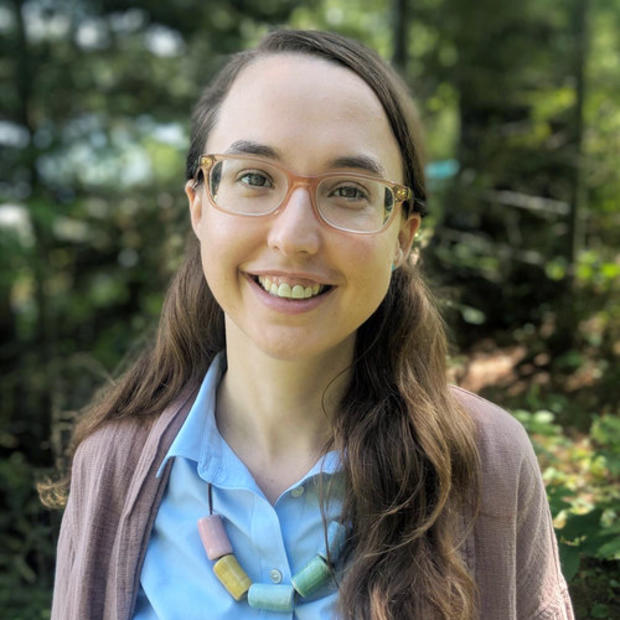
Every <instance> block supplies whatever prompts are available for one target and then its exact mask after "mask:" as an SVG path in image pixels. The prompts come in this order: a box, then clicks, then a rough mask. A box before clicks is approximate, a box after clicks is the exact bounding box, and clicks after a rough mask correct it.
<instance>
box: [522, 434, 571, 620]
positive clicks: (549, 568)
mask: <svg viewBox="0 0 620 620" xmlns="http://www.w3.org/2000/svg"><path fill="white" fill-rule="evenodd" d="M516 536H517V540H516V561H517V583H516V586H517V617H518V618H531V620H574V615H573V609H572V606H571V602H570V597H569V594H568V588H567V585H566V581H565V579H564V576H563V575H562V571H561V567H560V560H559V554H558V545H557V540H556V537H555V531H554V529H553V523H552V519H551V511H550V510H549V504H548V501H547V495H546V492H545V486H544V483H543V480H542V476H541V473H540V469H539V466H538V462H537V459H536V456H535V454H534V450H533V448H532V446H531V443H530V442H529V439H528V441H527V446H526V452H525V454H524V456H523V461H522V467H521V475H520V476H519V489H518V511H517V527H516Z"/></svg>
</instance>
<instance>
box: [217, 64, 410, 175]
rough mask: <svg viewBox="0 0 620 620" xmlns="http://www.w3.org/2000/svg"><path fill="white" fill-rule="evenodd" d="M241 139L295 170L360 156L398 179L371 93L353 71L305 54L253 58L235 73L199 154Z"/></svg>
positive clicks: (396, 157)
mask: <svg viewBox="0 0 620 620" xmlns="http://www.w3.org/2000/svg"><path fill="white" fill-rule="evenodd" d="M244 140H245V141H250V142H255V143H258V144H264V145H266V146H269V147H271V148H272V149H273V150H274V151H276V152H277V153H278V156H279V157H280V158H281V159H282V160H283V161H284V162H285V163H287V164H288V165H290V166H292V167H294V168H295V169H296V171H297V172H300V173H308V174H311V173H314V172H319V171H320V170H318V168H321V167H322V166H323V165H324V164H325V162H326V161H328V160H329V161H333V160H334V159H335V158H337V157H345V156H359V155H362V156H367V157H372V158H375V159H377V160H378V161H380V163H381V165H382V167H383V168H384V169H385V170H386V172H387V173H388V174H389V175H390V177H391V178H394V179H395V180H398V178H399V177H401V175H402V170H401V168H402V163H401V157H400V150H399V148H398V143H397V142H396V139H395V137H394V134H393V133H392V130H391V128H390V124H389V121H388V118H387V116H386V114H385V111H384V110H383V106H382V105H381V102H380V101H379V99H378V98H377V96H376V95H375V93H374V92H373V91H372V89H371V88H370V87H369V86H368V84H366V82H364V80H363V79H362V78H360V77H359V76H358V75H357V74H355V73H354V72H353V71H350V70H349V69H346V68H344V67H341V66H339V65H336V64H335V63H332V62H329V61H327V60H323V59H319V58H315V57H312V56H308V55H302V54H276V55H271V56H266V57H261V58H258V59H257V60H255V61H254V62H252V63H251V64H250V65H248V66H246V67H245V68H244V69H243V70H242V71H241V73H240V74H239V76H238V77H237V78H236V80H235V81H234V83H233V84H232V87H231V88H230V90H229V92H228V94H227V96H226V97H225V99H224V101H223V103H222V105H221V106H220V109H219V111H218V115H217V118H216V122H215V125H214V127H213V129H212V131H211V133H210V135H209V138H208V141H207V145H206V150H207V151H208V152H212V153H222V152H226V150H227V149H229V148H230V146H231V145H232V144H233V143H234V142H239V141H244ZM311 168H312V170H310V169H311Z"/></svg>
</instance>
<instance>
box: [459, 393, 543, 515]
mask: <svg viewBox="0 0 620 620" xmlns="http://www.w3.org/2000/svg"><path fill="white" fill-rule="evenodd" d="M452 394H453V396H454V398H455V399H456V400H457V402H458V403H459V404H460V406H461V407H462V408H463V409H464V410H465V412H466V413H467V414H468V415H469V417H470V418H471V419H472V421H473V422H474V425H475V429H476V444H477V447H478V453H479V456H480V471H481V483H482V489H481V490H482V498H483V505H484V504H486V505H487V507H488V508H489V509H490V510H491V511H492V512H493V508H492V507H493V506H495V507H496V508H498V509H500V510H501V507H502V506H504V507H505V508H506V509H510V508H509V507H515V505H523V504H524V503H525V504H527V503H528V502H529V501H531V499H532V494H538V495H540V492H539V489H540V488H542V481H541V479H540V478H541V477H540V470H539V467H538V461H537V459H536V455H535V453H534V449H533V447H532V444H531V442H530V439H529V437H528V436H527V433H526V432H525V429H524V428H523V426H522V425H521V423H520V422H519V421H518V420H516V419H515V418H514V417H513V416H512V415H510V413H508V412H507V411H505V410H504V409H502V408H501V407H498V406H497V405H495V404H494V403H492V402H490V401H488V400H486V399H484V398H481V397H480V396H477V395H476V394H472V393H471V392H468V391H467V390H464V389H462V388H459V387H452ZM485 500H487V501H485ZM501 512H503V510H501Z"/></svg>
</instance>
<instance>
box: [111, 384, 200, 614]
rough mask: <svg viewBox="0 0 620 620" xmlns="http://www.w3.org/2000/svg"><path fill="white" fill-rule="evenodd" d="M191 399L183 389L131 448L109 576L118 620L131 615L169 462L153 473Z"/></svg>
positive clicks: (192, 400)
mask: <svg viewBox="0 0 620 620" xmlns="http://www.w3.org/2000/svg"><path fill="white" fill-rule="evenodd" d="M195 396H196V391H195V390H190V389H188V390H186V391H185V392H184V393H183V394H182V395H181V397H180V398H179V399H177V400H176V401H175V402H174V403H172V404H171V405H169V406H168V407H166V409H165V410H164V411H163V412H162V413H161V415H160V416H158V417H157V419H156V420H155V421H154V422H153V425H152V427H151V429H150V431H149V432H148V435H147V437H146V441H145V442H144V445H143V446H142V447H141V446H139V445H137V446H135V447H134V448H135V449H136V450H141V454H140V458H139V460H138V463H137V466H136V468H135V471H134V472H133V475H132V476H131V479H130V480H129V484H128V487H127V495H126V501H125V507H124V508H123V514H122V516H121V520H120V523H119V528H118V534H117V536H116V540H115V549H114V550H113V553H112V557H113V558H114V560H113V566H112V567H111V577H112V579H113V580H115V581H116V587H114V588H113V589H112V590H113V591H114V592H115V593H116V597H117V598H116V601H115V605H114V606H115V607H116V614H117V616H116V617H117V619H118V620H129V618H130V616H131V614H132V613H133V608H134V606H135V601H136V597H137V593H138V588H139V580H140V572H141V570H142V564H143V561H144V555H145V553H146V547H147V544H148V540H149V538H150V535H151V530H152V528H153V523H154V521H155V517H156V515H157V511H158V509H159V504H160V503H161V500H162V497H163V494H164V491H165V489H166V485H167V483H168V478H169V477H170V470H171V467H172V461H169V462H168V463H167V465H166V467H165V468H164V471H163V472H162V475H161V476H160V477H159V478H156V476H155V474H156V472H157V469H158V468H159V465H160V464H161V461H162V459H163V458H164V456H165V454H166V452H167V451H168V448H169V447H170V444H171V443H172V441H173V440H174V438H175V437H176V435H177V434H178V432H179V430H180V428H181V426H182V425H183V422H185V419H186V417H187V414H188V413H189V410H190V409H191V406H192V404H193V402H194V399H195Z"/></svg>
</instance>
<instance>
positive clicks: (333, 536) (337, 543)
mask: <svg viewBox="0 0 620 620" xmlns="http://www.w3.org/2000/svg"><path fill="white" fill-rule="evenodd" d="M346 540H347V528H346V527H345V526H344V525H343V524H342V523H340V522H339V521H332V522H331V523H330V524H329V525H328V526H327V545H328V547H329V555H330V560H331V561H332V563H334V562H335V561H336V560H337V559H338V557H339V556H340V554H341V553H342V549H343V547H344V543H345V542H346ZM319 555H320V556H321V557H322V558H323V559H324V560H325V561H327V550H326V549H325V544H323V546H322V548H321V550H320V551H319Z"/></svg>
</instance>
